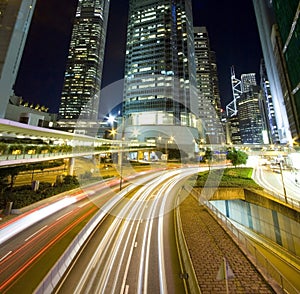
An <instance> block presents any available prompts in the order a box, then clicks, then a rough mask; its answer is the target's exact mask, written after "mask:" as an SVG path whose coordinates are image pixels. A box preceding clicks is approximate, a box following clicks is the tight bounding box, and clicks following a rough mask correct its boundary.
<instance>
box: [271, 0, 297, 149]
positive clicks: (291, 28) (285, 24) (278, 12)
mask: <svg viewBox="0 0 300 294" xmlns="http://www.w3.org/2000/svg"><path fill="white" fill-rule="evenodd" d="M271 2H272V7H273V9H274V12H275V19H276V22H277V25H278V31H279V34H280V37H281V42H282V47H281V52H280V53H281V55H282V56H283V57H284V61H285V66H284V71H285V72H286V74H287V77H288V83H287V90H288V95H287V97H286V105H287V115H288V119H289V123H290V130H291V133H292V137H293V139H294V140H295V141H297V142H298V144H300V54H299V44H300V2H299V0H289V1H284V0H272V1H271Z"/></svg>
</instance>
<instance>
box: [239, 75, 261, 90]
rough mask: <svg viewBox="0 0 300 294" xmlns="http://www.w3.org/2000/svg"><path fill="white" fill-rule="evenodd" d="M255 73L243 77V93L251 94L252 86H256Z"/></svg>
mask: <svg viewBox="0 0 300 294" xmlns="http://www.w3.org/2000/svg"><path fill="white" fill-rule="evenodd" d="M256 85H257V83H256V77H255V73H247V74H242V75H241V90H242V93H245V92H249V91H250V88H251V86H256Z"/></svg>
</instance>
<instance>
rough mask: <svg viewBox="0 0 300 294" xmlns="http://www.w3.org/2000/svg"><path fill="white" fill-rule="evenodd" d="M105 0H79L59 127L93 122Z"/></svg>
mask: <svg viewBox="0 0 300 294" xmlns="http://www.w3.org/2000/svg"><path fill="white" fill-rule="evenodd" d="M108 11H109V0H104V1H102V0H79V2H78V7H77V11H76V16H75V21H74V26H73V31H72V37H71V43H70V47H69V54H68V59H67V65H66V71H65V78H64V85H63V90H62V95H61V103H60V108H59V122H58V124H59V126H60V128H64V129H66V130H69V131H72V128H74V125H75V124H76V122H77V121H78V120H79V119H80V121H97V119H98V107H99V99H100V87H101V78H102V69H103V58H104V48H105V39H106V30H107V20H108Z"/></svg>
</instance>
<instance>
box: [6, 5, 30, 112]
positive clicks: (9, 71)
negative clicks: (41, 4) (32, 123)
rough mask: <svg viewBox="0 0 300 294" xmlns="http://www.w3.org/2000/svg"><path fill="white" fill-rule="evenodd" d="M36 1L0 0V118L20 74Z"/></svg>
mask: <svg viewBox="0 0 300 294" xmlns="http://www.w3.org/2000/svg"><path fill="white" fill-rule="evenodd" d="M35 3H36V0H26V1H25V0H23V1H22V0H14V1H8V0H0V48H1V50H0V103H1V107H0V118H4V117H5V111H6V107H7V104H8V101H9V98H10V96H13V87H14V83H15V80H16V77H17V74H18V70H19V65H20V61H21V58H22V54H23V49H24V46H25V42H26V38H27V34H28V30H29V26H30V22H31V19H32V15H33V11H34V8H35Z"/></svg>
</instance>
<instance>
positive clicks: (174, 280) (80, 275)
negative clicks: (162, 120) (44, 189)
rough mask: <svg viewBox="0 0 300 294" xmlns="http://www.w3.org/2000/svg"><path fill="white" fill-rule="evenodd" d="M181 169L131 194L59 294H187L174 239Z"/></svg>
mask: <svg viewBox="0 0 300 294" xmlns="http://www.w3.org/2000/svg"><path fill="white" fill-rule="evenodd" d="M198 171H199V168H187V169H177V170H174V171H169V172H165V173H162V174H161V176H160V177H158V178H155V179H153V180H150V181H148V182H147V183H146V184H143V185H142V186H140V187H138V188H137V189H134V190H132V191H131V192H129V193H128V194H127V195H126V197H125V198H123V200H122V201H121V202H120V203H119V204H118V205H117V206H116V207H115V208H114V209H113V211H111V212H110V213H109V214H108V215H107V217H106V218H105V220H104V221H103V222H102V223H101V224H100V225H99V226H98V229H97V230H96V231H95V232H94V234H93V236H92V237H91V238H90V240H89V242H88V243H87V244H86V245H85V247H84V248H83V250H82V251H81V254H79V255H78V257H77V259H76V261H75V262H74V263H73V264H72V266H71V268H70V269H69V271H68V272H67V274H66V276H65V277H64V279H63V280H62V281H61V284H60V285H59V286H58V287H57V290H56V293H185V283H184V282H185V281H184V280H183V279H182V278H181V276H182V275H181V269H180V264H179V260H178V252H177V246H176V240H175V235H174V214H173V208H174V205H175V204H174V203H175V200H176V197H177V194H178V191H180V189H181V188H182V185H183V182H184V180H185V178H186V177H188V176H190V175H192V174H194V173H196V172H198Z"/></svg>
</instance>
